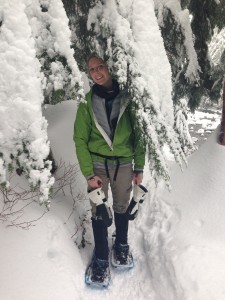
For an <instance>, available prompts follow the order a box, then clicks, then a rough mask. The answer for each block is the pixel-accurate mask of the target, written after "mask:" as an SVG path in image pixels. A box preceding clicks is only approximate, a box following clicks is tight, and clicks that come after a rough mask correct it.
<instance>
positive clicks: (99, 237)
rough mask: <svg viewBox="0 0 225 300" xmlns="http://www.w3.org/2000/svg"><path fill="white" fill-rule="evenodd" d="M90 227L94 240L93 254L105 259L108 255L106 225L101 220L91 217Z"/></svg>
mask: <svg viewBox="0 0 225 300" xmlns="http://www.w3.org/2000/svg"><path fill="white" fill-rule="evenodd" d="M92 229H93V235H94V241H95V256H96V257H97V258H99V259H102V260H107V259H108V257H109V248H108V230H107V226H106V225H105V223H104V222H103V221H102V220H95V219H94V218H92Z"/></svg>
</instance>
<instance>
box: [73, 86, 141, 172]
mask: <svg viewBox="0 0 225 300" xmlns="http://www.w3.org/2000/svg"><path fill="white" fill-rule="evenodd" d="M120 95H121V101H120V113H119V117H118V121H117V125H116V129H115V132H114V138H113V141H111V140H110V138H109V137H108V135H107V134H106V132H105V131H104V129H103V128H102V127H101V126H100V125H99V123H98V121H97V118H96V116H95V114H94V112H93V109H92V90H90V92H89V93H87V95H86V101H85V102H81V103H80V104H79V107H78V110H77V115H76V120H75V124H74V142H75V146H76V154H77V158H78V161H79V164H80V169H81V172H82V173H83V175H84V176H85V177H86V178H88V177H91V176H93V175H94V171H93V163H94V162H102V163H103V164H104V161H105V158H104V157H100V156H96V155H95V154H93V153H98V154H100V155H102V156H109V157H119V161H120V163H126V162H132V161H133V162H134V170H143V168H144V164H145V147H144V145H143V143H142V142H141V140H142V139H141V136H140V130H138V127H137V121H136V119H135V112H134V111H133V110H132V109H131V103H130V101H129V100H128V99H125V97H124V96H123V93H120Z"/></svg>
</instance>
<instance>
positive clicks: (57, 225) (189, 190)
mask: <svg viewBox="0 0 225 300" xmlns="http://www.w3.org/2000/svg"><path fill="white" fill-rule="evenodd" d="M15 2H16V1H15V0H14V1H13V2H12V3H14V5H15ZM0 3H1V2H0ZM24 3H25V2H24ZM124 3H126V1H125V2H124ZM140 3H142V4H143V3H144V2H143V1H141V0H140ZM21 5H22V4H21ZM152 5H153V4H152V2H151V5H149V10H148V13H149V14H151V15H152V16H154V10H153V9H152ZM20 8H21V10H22V9H23V7H22V6H20ZM137 13H138V12H137ZM17 14H18V12H16V10H15V11H14V15H12V16H11V17H12V18H15V19H16V15H17ZM146 14H147V12H146ZM146 18H147V17H146ZM151 20H152V24H148V26H150V27H151V28H152V31H148V32H147V31H146V34H148V40H149V41H154V42H153V43H152V47H150V48H149V49H148V45H147V44H146V47H145V48H144V50H143V51H144V52H145V53H147V54H150V55H151V57H155V59H152V61H151V67H149V69H148V70H147V71H148V72H149V71H150V70H151V72H153V71H155V73H154V76H151V77H150V78H149V84H150V85H151V86H152V87H154V89H153V90H154V91H153V92H154V93H156V95H155V96H154V98H157V97H159V99H160V100H161V99H167V100H168V101H166V103H164V104H163V105H164V106H163V108H165V109H166V107H167V104H168V103H169V102H170V100H171V98H170V91H171V88H172V87H171V81H170V76H171V72H170V68H169V64H168V61H167V60H166V59H165V55H166V54H165V50H164V49H163V48H162V44H161V43H162V39H161V36H160V31H159V29H158V26H156V19H155V17H152V18H151ZM140 21H141V20H139V22H137V23H136V24H134V28H136V29H135V30H136V33H138V31H140V30H141V28H142V27H141V26H140V24H141V23H140ZM142 22H143V20H142ZM143 23H145V22H143ZM139 26H140V27H139ZM139 28H140V29H139ZM14 29H15V28H14ZM9 34H10V32H9ZM29 34H30V33H29V32H28V33H27V35H28V36H29ZM14 38H15V37H14ZM142 39H143V36H139V38H138V40H137V43H139V42H141V41H142ZM12 40H13V39H12ZM29 41H30V40H29ZM29 43H30V45H31V54H30V57H31V58H33V61H35V58H34V57H35V56H34V50H33V42H32V41H30V42H29ZM157 44H158V46H157ZM19 45H20V46H21V48H23V46H25V45H26V39H25V38H24V39H20V43H19ZM149 45H151V43H149ZM15 47H16V45H15ZM17 48H18V47H17ZM3 50H4V49H3ZM4 53H5V52H4V51H2V53H1V54H2V57H3V58H4V59H6V61H5V64H4V63H2V64H1V74H2V76H3V75H5V76H6V75H7V74H9V73H10V72H9V71H8V69H7V68H6V65H7V57H6V56H5V54H4ZM16 53H17V52H14V53H13V55H14V56H13V60H14V61H15V64H13V60H12V59H11V58H12V56H11V58H10V61H8V62H10V64H12V65H14V66H15V68H11V73H10V74H9V75H10V76H11V78H12V79H13V81H12V83H13V84H11V85H10V87H8V88H7V94H4V89H3V94H4V95H5V98H4V99H5V101H7V99H15V95H18V91H19V92H20V93H19V96H20V98H21V99H23V93H22V90H21V89H18V87H21V86H22V87H25V86H26V84H27V85H28V86H30V88H29V90H28V91H29V93H30V94H29V95H32V87H33V86H36V88H37V91H36V89H35V90H34V93H35V95H36V97H34V100H37V101H36V102H39V100H38V95H39V92H40V80H39V82H38V84H36V81H37V77H36V76H33V74H36V71H37V74H39V71H38V68H39V66H38V64H37V62H36V65H34V66H35V67H36V69H35V68H34V70H33V69H32V67H31V71H32V72H31V73H32V76H29V72H28V73H26V72H24V76H22V77H20V76H19V75H18V74H21V70H20V65H19V63H20V56H19V54H18V55H17V54H16ZM18 53H20V51H19V50H18ZM16 55H17V56H16ZM27 55H28V53H27ZM28 56H29V55H28ZM23 57H24V55H23ZM160 57H161V59H160ZM142 59H143V58H142V56H141V54H139V60H140V61H141V60H142ZM27 61H29V57H28V58H27ZM31 65H32V64H31ZM17 66H18V68H16V67H17ZM147 66H150V65H149V64H146V68H147ZM27 67H29V65H27ZM142 68H143V72H144V68H145V64H144V60H142ZM28 69H29V68H28ZM6 71H7V72H6ZM17 72H18V73H17ZM22 74H23V73H22ZM163 82H164V85H163ZM30 83H32V84H31V85H29V84H30ZM5 86H7V84H6V80H5V81H4V86H3V87H5ZM162 86H163V89H162V88H161V87H162ZM24 90H25V88H24ZM35 91H36V92H35ZM40 94H41V93H40ZM40 98H41V97H40ZM2 99H3V98H2ZM25 99H26V103H24V105H25V104H27V103H28V102H29V101H28V100H29V97H25ZM23 100H24V99H23ZM42 100H43V99H40V103H36V102H35V103H34V107H37V113H38V118H39V119H40V120H41V121H43V120H44V119H43V120H42V117H41V113H40V105H41V102H42ZM7 104H9V102H8V103H7ZM25 106H26V105H25ZM169 107H170V106H169ZM169 107H168V110H169ZM1 108H2V113H4V110H3V108H4V105H3V104H2V103H1ZM7 111H8V112H10V107H9V109H7ZM43 114H44V116H45V117H46V119H47V121H48V137H49V140H50V143H51V148H52V151H53V154H54V156H55V158H56V160H57V162H58V164H60V161H62V162H64V163H65V165H66V166H69V165H71V166H74V165H75V166H76V164H77V161H76V156H75V148H74V143H73V139H72V137H73V124H74V119H75V114H76V102H75V101H67V102H64V103H62V104H57V105H55V106H47V107H46V109H45V110H44V112H43ZM8 116H10V114H9V115H8ZM4 117H5V118H4V120H5V121H4V122H5V124H6V123H7V122H6V121H7V120H6V119H7V118H6V114H5V115H4ZM13 118H15V120H17V121H18V119H17V115H16V113H15V114H13V117H11V119H10V124H14V122H13ZM19 118H20V119H21V116H19ZM32 118H34V120H33V121H35V114H32V115H31V121H32ZM195 118H196V119H195V120H196V122H200V121H199V120H200V118H201V117H200V116H199V115H196V116H195ZM192 120H193V119H192ZM44 122H45V121H44ZM191 122H192V123H194V122H195V121H194V122H193V121H191ZM207 122H208V123H209V121H207ZM210 122H211V123H212V124H213V126H212V128H211V129H212V130H211V131H213V129H214V128H215V127H216V126H215V124H216V125H218V123H219V118H218V117H216V119H215V122H212V121H210ZM203 123H204V122H202V123H201V124H203ZM205 124H206V123H204V125H203V126H205V127H204V128H208V127H206V125H205ZM3 127H4V126H3ZM204 128H203V129H204ZM7 130H9V129H8V127H4V134H5V132H6V133H7ZM34 132H35V131H34ZM36 133H37V132H36ZM202 133H203V132H202V131H201V132H199V134H202ZM42 135H43V136H45V133H43V134H42V133H40V136H42ZM0 137H1V136H0ZM216 137H217V132H215V133H213V134H212V135H211V136H210V138H209V139H208V140H207V141H206V142H205V143H204V144H203V145H202V146H201V147H200V148H199V149H198V150H197V151H196V152H194V153H193V154H192V155H191V156H190V157H189V158H188V164H189V167H188V168H184V171H183V172H181V170H180V169H179V167H178V166H177V165H174V162H172V161H171V162H170V165H171V185H172V192H169V191H168V190H167V189H166V187H165V186H164V183H162V182H160V183H159V184H158V186H157V188H156V187H154V185H153V183H152V182H151V180H150V174H149V172H148V168H147V166H146V170H145V176H144V178H145V180H144V184H145V185H146V186H147V187H148V189H149V194H148V196H147V198H146V201H145V203H144V204H143V205H142V207H141V210H140V213H139V215H138V218H137V220H135V221H134V222H131V223H130V231H129V242H130V246H131V249H132V252H133V256H134V260H135V267H134V269H132V270H130V271H129V272H119V271H116V270H112V283H111V285H110V286H109V288H108V289H107V290H94V289H90V288H88V287H86V286H85V284H84V272H85V268H86V266H87V264H88V262H89V260H90V258H91V254H92V249H93V239H92V235H91V228H90V206H89V201H88V199H87V196H86V182H85V180H84V179H83V177H82V175H81V174H80V172H79V169H75V170H76V176H75V182H73V186H72V187H73V189H72V190H70V189H69V187H66V188H65V189H64V190H60V191H59V193H58V194H56V195H55V197H54V198H53V199H52V202H51V209H50V212H48V213H46V214H45V215H44V216H43V217H42V218H40V219H39V220H38V221H36V222H34V223H32V225H35V226H31V227H30V229H29V230H25V229H21V228H16V227H15V226H10V227H6V226H5V225H6V223H1V224H0V245H1V246H0V270H1V271H0V300H15V299H16V300H62V299H63V300H72V299H73V300H74V299H75V300H78V299H81V300H83V299H105V298H107V299H111V300H113V299H117V300H122V299H126V298H128V297H129V299H130V300H132V299H135V300H144V299H150V300H223V299H225V287H224V278H225V271H224V270H225V251H224V249H225V234H224V231H223V230H224V228H225V218H224V215H225V202H224V198H225V197H224V196H225V195H224V194H225V192H224V181H225V179H224V178H225V174H224V165H225V155H224V154H225V148H224V147H223V146H220V145H218V144H217V142H216ZM74 168H76V167H74ZM63 172H64V169H63V167H62V168H59V170H58V171H57V173H56V175H55V177H56V183H57V180H59V178H60V177H61V176H62V175H63ZM11 186H17V189H18V188H20V189H23V188H27V181H26V179H25V178H24V177H23V176H21V177H19V176H17V175H14V177H13V178H12V179H11ZM56 188H57V187H56ZM0 200H1V203H2V199H0ZM43 212H44V207H40V206H39V204H38V203H32V204H31V205H29V206H28V207H27V208H26V209H24V215H22V216H21V218H20V219H18V220H17V221H18V222H23V221H26V220H35V219H37V218H39V217H40V216H41V215H42V214H43ZM7 224H8V223H7ZM83 228H85V229H86V230H87V231H86V233H85V239H86V240H87V241H88V242H89V243H87V245H86V247H85V248H84V249H83V248H80V249H79V248H78V245H80V244H81V243H82V234H83V231H82V230H83ZM112 231H113V227H112V228H110V230H109V235H111V233H112ZM75 242H76V243H75ZM109 242H110V244H111V239H109Z"/></svg>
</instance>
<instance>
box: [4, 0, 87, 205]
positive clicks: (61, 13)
mask: <svg viewBox="0 0 225 300" xmlns="http://www.w3.org/2000/svg"><path fill="white" fill-rule="evenodd" d="M15 16H17V17H15ZM0 26H1V27H0V43H1V49H0V58H1V59H0V76H1V97H0V110H1V120H0V144H1V149H0V184H1V185H2V186H3V187H5V188H7V187H8V186H9V182H8V176H7V171H10V172H11V171H12V170H13V168H14V167H16V168H19V170H20V172H23V174H24V175H25V176H26V177H27V178H28V181H29V183H30V185H31V187H32V189H37V191H40V193H39V194H40V203H45V205H46V206H47V207H48V206H49V203H50V201H49V193H50V189H51V187H52V185H53V183H54V178H53V177H52V176H51V168H52V163H51V161H49V160H48V155H49V141H48V137H47V121H46V120H45V119H44V117H43V116H42V105H43V103H44V101H45V103H51V104H54V103H57V102H59V101H62V100H67V99H77V100H80V99H82V98H83V95H84V94H83V87H82V82H81V74H80V72H79V69H78V67H77V64H76V62H75V60H74V57H73V55H74V51H73V49H72V48H71V47H70V45H71V41H70V37H71V33H70V30H69V27H68V18H67V16H66V13H65V10H64V9H63V5H62V2H61V0H56V1H54V3H53V1H50V0H28V1H27V0H21V1H19V2H18V1H16V0H12V1H10V2H9V3H7V1H1V2H0Z"/></svg>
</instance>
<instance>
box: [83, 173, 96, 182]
mask: <svg viewBox="0 0 225 300" xmlns="http://www.w3.org/2000/svg"><path fill="white" fill-rule="evenodd" d="M94 176H95V174H92V175H90V176H85V178H86V180H87V181H88V180H89V179H91V178H92V177H94Z"/></svg>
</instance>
